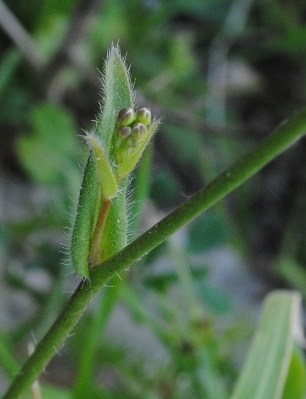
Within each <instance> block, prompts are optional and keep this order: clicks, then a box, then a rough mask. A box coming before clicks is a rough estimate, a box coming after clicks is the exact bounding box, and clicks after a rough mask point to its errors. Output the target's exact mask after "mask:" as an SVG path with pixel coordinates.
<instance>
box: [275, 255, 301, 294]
mask: <svg viewBox="0 0 306 399" xmlns="http://www.w3.org/2000/svg"><path fill="white" fill-rule="evenodd" d="M277 271H278V272H279V274H280V275H281V276H282V277H283V278H284V279H285V280H286V281H288V283H289V284H291V285H292V286H294V287H295V288H297V289H298V290H299V291H301V292H302V294H303V295H304V297H306V272H305V269H303V267H302V265H300V264H299V263H298V262H297V261H296V260H295V259H294V258H292V257H288V256H283V257H282V258H281V259H280V260H279V262H278V263H277Z"/></svg>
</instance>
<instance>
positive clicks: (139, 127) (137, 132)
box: [132, 123, 147, 140]
mask: <svg viewBox="0 0 306 399" xmlns="http://www.w3.org/2000/svg"><path fill="white" fill-rule="evenodd" d="M146 134H147V127H146V125H144V124H143V123H136V125H135V126H134V127H133V130H132V137H135V138H136V139H138V140H139V139H141V138H142V137H144V136H145V135H146Z"/></svg>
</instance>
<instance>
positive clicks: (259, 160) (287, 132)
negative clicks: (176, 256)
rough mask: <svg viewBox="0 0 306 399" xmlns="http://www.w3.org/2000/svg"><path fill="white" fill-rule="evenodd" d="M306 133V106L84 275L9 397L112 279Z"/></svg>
mask: <svg viewBox="0 0 306 399" xmlns="http://www.w3.org/2000/svg"><path fill="white" fill-rule="evenodd" d="M305 133H306V109H304V110H303V111H301V112H300V113H299V114H297V115H296V116H295V117H293V118H292V119H291V120H289V121H288V122H286V123H284V124H283V125H281V126H280V127H279V128H278V129H277V130H276V131H275V132H274V133H273V134H271V135H270V136H269V137H268V138H266V139H265V140H264V141H263V142H262V143H261V144H260V145H259V146H258V147H257V148H256V149H255V150H254V151H252V152H251V153H250V154H248V155H246V156H244V157H243V158H241V159H240V160H238V161H237V162H236V163H234V164H233V165H232V166H231V167H230V168H229V169H228V170H227V171H225V172H224V173H223V174H221V175H220V176H219V177H217V178H216V179H215V180H213V181H212V182H211V183H210V184H209V185H208V186H206V187H204V188H203V189H201V190H200V191H198V192H197V193H196V194H195V195H193V196H192V197H191V198H190V199H188V200H187V201H186V202H184V203H183V204H182V205H181V206H179V207H178V208H177V209H176V210H174V211H173V212H172V213H170V214H169V215H168V216H166V217H165V218H164V219H163V220H161V221H160V222H159V223H157V224H156V225H155V226H153V227H152V228H151V229H150V230H148V231H147V232H146V233H144V234H143V235H142V236H141V237H139V238H138V239H136V240H135V241H133V242H132V243H131V244H129V245H128V246H126V247H125V248H124V249H123V250H121V251H120V252H119V253H118V254H116V255H114V256H112V257H111V258H108V259H107V260H106V261H105V262H103V264H102V265H100V267H95V268H94V269H92V271H91V274H90V280H82V282H81V283H80V285H79V287H78V288H77V289H76V291H75V293H74V294H73V295H72V297H71V298H70V300H69V301H68V303H67V305H66V306H65V308H64V309H63V311H62V312H61V314H60V315H59V317H58V318H57V320H56V321H55V323H54V324H53V326H52V327H51V328H50V330H49V332H48V333H47V334H46V335H45V337H44V338H43V339H42V341H41V342H40V343H39V344H38V345H37V347H36V350H35V352H34V353H33V355H32V356H31V357H30V358H29V359H28V361H27V362H26V363H25V364H24V366H23V368H22V370H21V371H20V373H19V375H18V376H17V377H16V379H15V380H14V381H13V383H12V385H11V387H10V388H9V390H8V391H7V393H6V394H5V395H4V396H3V399H16V398H18V396H19V395H20V394H21V393H22V392H23V391H24V390H25V389H26V388H27V387H29V386H30V384H31V383H32V382H33V381H34V380H35V379H36V378H37V377H38V376H39V375H40V373H41V372H42V370H43V369H44V368H45V367H46V365H47V364H48V362H49V361H50V359H51V358H52V357H53V356H54V355H55V353H56V352H57V351H58V349H60V347H61V345H62V344H63V342H64V340H65V338H66V337H67V336H68V334H69V332H70V331H71V330H72V328H73V327H74V326H75V324H76V323H77V322H78V320H79V319H80V317H81V316H82V314H83V312H84V310H85V308H86V306H87V305H88V304H89V302H90V301H91V300H92V298H93V297H94V295H95V294H96V293H97V292H98V291H99V290H100V289H101V287H103V286H104V285H105V284H106V283H107V281H108V280H109V279H110V278H112V277H113V276H115V275H116V274H118V273H120V272H121V271H122V270H124V269H126V268H127V267H129V266H131V265H132V264H133V263H134V262H135V261H136V260H137V259H139V258H141V257H142V256H144V255H146V254H147V253H148V252H149V251H151V250H152V249H153V248H155V247H156V246H157V245H159V244H160V243H162V242H163V241H164V240H166V239H167V238H168V237H169V236H170V235H171V234H173V233H174V232H175V231H177V230H178V229H179V228H180V227H182V226H183V225H185V224H186V223H188V222H190V221H191V220H193V219H194V218H195V217H197V216H198V215H199V214H201V213H202V212H203V211H205V210H207V209H208V208H210V207H211V206H212V205H214V204H216V203H217V202H218V201H220V200H221V199H222V198H224V197H225V196H226V195H227V194H229V193H230V192H232V191H233V190H235V189H236V188H237V187H239V186H240V185H241V184H242V183H244V182H245V181H246V180H248V179H249V178H250V177H251V176H253V175H254V174H255V173H256V172H258V171H259V170H260V169H261V168H263V167H264V166H265V165H266V164H267V163H269V162H270V161H271V160H273V159H274V158H275V157H276V156H278V155H279V154H280V153H282V152H283V151H284V150H286V149H287V148H288V147H290V146H291V145H292V144H294V143H295V142H296V141H297V140H298V139H299V138H300V137H301V136H302V135H303V134H305Z"/></svg>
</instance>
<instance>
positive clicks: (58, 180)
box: [0, 0, 306, 399]
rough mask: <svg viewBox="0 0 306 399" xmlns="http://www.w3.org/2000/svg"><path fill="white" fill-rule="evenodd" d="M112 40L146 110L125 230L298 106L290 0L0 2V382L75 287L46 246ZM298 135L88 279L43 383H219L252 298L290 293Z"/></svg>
mask: <svg viewBox="0 0 306 399" xmlns="http://www.w3.org/2000/svg"><path fill="white" fill-rule="evenodd" d="M118 41H119V44H120V46H121V49H122V53H123V54H127V63H128V64H131V74H132V80H133V81H135V88H136V92H137V102H138V104H139V105H140V106H149V107H150V108H151V110H152V112H153V113H154V114H155V115H157V116H159V117H162V118H163V123H162V125H161V128H160V131H159V133H158V134H157V135H156V137H155V139H154V150H153V147H151V151H149V152H148V153H147V155H146V158H145V163H144V166H143V167H142V168H138V171H137V172H136V177H135V178H134V179H133V180H132V182H131V196H130V198H131V199H130V202H131V213H133V212H136V215H137V216H136V218H134V219H133V220H131V232H130V235H131V238H132V237H134V236H135V235H136V234H138V232H139V231H143V230H145V229H146V228H148V227H149V226H151V225H152V224H153V223H154V222H156V221H157V220H159V219H160V218H161V217H162V216H163V215H164V214H166V213H167V212H169V211H170V210H171V209H173V207H174V206H176V205H178V204H179V203H181V202H182V201H184V200H185V199H186V197H188V196H189V195H191V194H192V193H194V192H195V191H196V190H197V189H199V188H200V187H202V186H203V185H204V184H206V183H207V182H209V181H210V180H211V179H212V178H214V177H215V176H217V175H218V173H220V172H221V171H223V170H224V169H225V168H226V167H227V166H229V165H230V164H231V162H232V161H234V160H235V159H237V158H238V157H239V156H240V155H241V154H244V153H246V152H247V151H249V150H251V149H252V148H254V146H255V145H256V143H257V142H258V141H260V140H261V139H262V138H263V137H265V136H266V135H267V134H269V132H271V130H273V129H274V128H275V127H276V126H277V125H278V124H279V123H280V122H281V121H282V120H284V119H287V118H288V117H289V116H290V115H292V113H294V111H295V110H297V109H298V108H300V107H301V106H303V104H304V103H305V96H306V84H305V72H306V46H305V43H306V5H305V2H304V1H298V0H296V1H286V0H282V1H281V0H279V1H277V0H270V1H255V0H254V1H251V0H234V1H229V0H202V1H200V0H189V1H188V2H186V1H183V0H169V1H161V0H160V1H158V0H147V1H140V0H129V1H124V0H113V1H110V0H109V1H106V0H105V1H102V0H87V1H85V0H80V1H76V0H61V1H59V0H45V1H38V0H33V1H31V2H16V1H6V2H3V1H0V184H1V186H0V190H1V191H0V221H1V225H0V229H1V230H0V234H1V242H0V262H1V263H0V277H1V282H0V366H1V367H0V392H2V391H3V390H4V389H5V387H6V386H7V383H8V381H9V379H10V378H11V377H12V376H13V375H14V373H16V371H17V370H18V364H19V362H20V363H22V362H23V361H24V359H25V358H26V356H27V343H28V342H30V341H34V343H35V341H36V340H39V338H40V337H41V336H42V335H43V333H44V332H45V331H46V330H47V328H48V327H49V326H50V323H51V322H52V321H53V320H54V318H55V316H56V315H57V314H58V313H59V311H60V309H61V308H62V306H63V303H64V302H65V300H66V299H67V297H68V296H69V293H70V292H71V291H72V290H73V289H74V287H75V286H76V285H77V278H76V276H75V275H73V274H71V271H72V268H71V266H70V265H69V259H68V257H67V255H66V254H65V249H64V254H63V253H62V251H63V248H65V243H67V242H68V241H69V226H71V218H72V216H71V215H73V213H74V209H75V203H76V201H77V196H78V190H79V184H80V179H81V170H82V165H83V164H84V161H85V159H86V154H87V151H86V149H85V148H84V144H83V143H82V140H81V138H80V136H81V135H82V134H83V132H84V130H88V129H91V127H92V126H93V123H92V120H94V118H95V116H96V114H97V111H98V101H99V99H100V95H101V93H100V80H99V78H100V77H101V72H103V62H104V61H103V60H104V59H105V57H106V54H107V49H108V48H109V46H110V44H111V43H112V42H114V43H117V42H118ZM305 150H306V141H305V140H301V142H300V143H299V145H297V146H294V147H293V148H292V149H290V150H289V151H287V152H286V153H285V154H283V155H282V156H281V157H280V158H279V159H277V160H275V161H274V162H273V163H272V164H270V165H269V166H268V167H266V168H265V169H264V170H263V171H262V172H261V173H259V174H258V175H257V176H256V177H254V178H252V179H251V180H250V181H249V182H248V183H246V184H245V185H244V186H243V187H241V188H240V189H239V190H237V191H236V192H235V193H233V194H231V195H230V197H229V198H227V200H226V201H224V202H222V204H219V205H217V206H215V207H214V208H213V209H212V210H210V211H209V212H207V213H206V214H205V215H203V216H201V217H200V218H198V219H197V220H196V221H195V222H193V223H191V224H190V225H188V226H186V228H184V229H183V230H182V231H180V232H178V233H177V234H176V235H175V236H174V237H173V238H172V239H171V240H169V242H167V243H165V244H163V245H162V246H160V247H159V248H157V249H156V250H155V251H153V252H152V253H150V254H149V255H148V256H147V257H146V258H144V259H143V260H142V261H141V262H139V264H137V265H136V266H134V267H133V268H132V270H131V271H130V273H128V274H127V276H126V278H125V279H124V280H125V281H124V282H123V283H119V282H118V281H117V282H114V287H115V288H108V289H106V292H107V294H106V297H107V298H108V299H105V298H104V299H103V298H102V299H97V300H96V301H95V302H94V304H93V305H92V306H91V307H90V309H89V310H88V312H87V314H86V316H85V317H84V318H83V319H82V321H81V322H80V324H79V326H78V327H77V329H76V331H75V335H74V336H73V337H71V338H70V339H69V340H68V341H67V343H66V345H65V347H64V348H63V349H62V351H61V356H58V357H57V358H56V359H54V360H53V361H52V363H51V365H50V367H48V369H47V372H46V373H45V374H44V376H43V377H42V381H43V383H44V384H45V383H46V384H48V385H46V390H47V391H46V393H45V396H44V397H45V398H48V397H54V395H55V394H56V395H57V396H56V397H63V398H68V397H72V396H69V395H70V392H74V396H73V397H76V398H78V397H84V396H82V394H81V393H80V392H82V389H84V386H86V388H87V397H90V398H122V397H123V395H124V397H125V398H183V397H184V398H185V397H186V396H187V397H192V398H201V397H202V398H203V397H205V398H208V399H210V398H211V399H213V398H221V399H222V398H225V397H227V392H229V391H230V389H231V387H232V385H233V383H234V381H235V379H236V376H237V373H238V371H239V368H240V367H241V362H242V359H243V357H244V353H245V345H246V342H248V339H249V337H250V334H251V333H252V331H253V324H254V321H256V317H257V310H258V305H260V302H261V299H262V298H263V296H264V295H265V294H266V293H267V292H268V291H269V290H270V289H273V288H276V287H290V288H295V289H299V290H300V291H301V292H302V293H303V294H305V293H306V275H305V258H306V245H305V233H306V231H305V230H306V223H305V222H306V220H305V219H306V217H305V206H306V202H305V196H306V186H305V177H306V176H305V173H306V172H305ZM150 162H152V163H151V166H150ZM137 182H139V184H140V186H141V187H142V193H139V190H136V189H135V188H134V189H133V187H134V186H136V183H137ZM144 197H146V199H145V200H143V199H144ZM135 201H136V202H135ZM65 232H66V233H65ZM67 236H68V238H67ZM110 292H111V294H110ZM109 297H111V298H112V299H109ZM103 301H104V302H103ZM102 303H109V304H110V306H109V311H107V312H104V310H103V309H104V308H103V305H101V304H102ZM103 312H104V313H103ZM95 320H100V321H99V322H96V323H95ZM94 325H95V326H94ZM88 326H91V327H90V328H89V327H88ZM92 326H93V327H92ZM94 337H95V338H94ZM90 342H91V343H92V345H93V347H94V350H93V352H94V353H95V356H94V357H91V358H90V359H89V360H88V359H87V360H86V353H89V351H87V348H88V346H87V345H90ZM88 364H90V366H88ZM88 375H89V377H88ZM88 378H89V379H88ZM82 387H83V388H82ZM55 389H57V391H55ZM48 395H50V396H48ZM52 395H53V396H52ZM59 395H62V396H59Z"/></svg>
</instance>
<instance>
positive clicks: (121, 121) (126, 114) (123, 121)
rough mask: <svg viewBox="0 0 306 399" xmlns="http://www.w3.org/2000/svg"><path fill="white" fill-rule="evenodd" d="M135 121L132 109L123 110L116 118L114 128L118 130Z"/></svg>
mask: <svg viewBox="0 0 306 399" xmlns="http://www.w3.org/2000/svg"><path fill="white" fill-rule="evenodd" d="M134 120H135V112H134V111H133V108H123V109H122V110H121V111H120V112H119V115H118V117H117V123H116V126H117V127H118V128H120V127H124V126H128V125H130V124H131V123H133V122H134Z"/></svg>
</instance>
